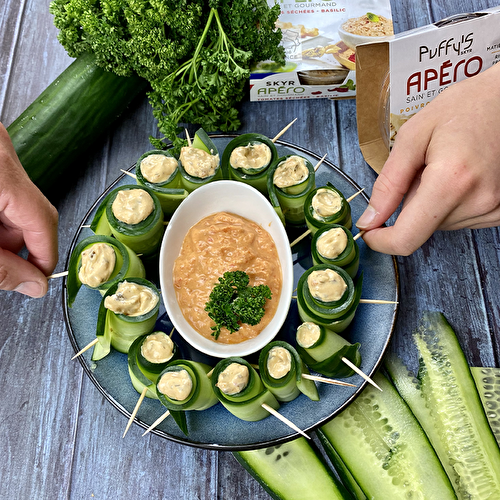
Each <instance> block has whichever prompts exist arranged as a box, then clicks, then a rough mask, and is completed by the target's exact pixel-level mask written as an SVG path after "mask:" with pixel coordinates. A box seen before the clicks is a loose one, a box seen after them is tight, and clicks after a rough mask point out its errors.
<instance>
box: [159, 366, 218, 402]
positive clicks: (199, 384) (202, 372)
mask: <svg viewBox="0 0 500 500" xmlns="http://www.w3.org/2000/svg"><path fill="white" fill-rule="evenodd" d="M210 369H211V368H210V366H208V365H206V364H204V363H198V362H196V361H191V360H187V359H177V360H174V361H172V362H170V363H169V364H168V366H167V368H165V370H163V372H162V373H161V374H160V376H159V377H158V380H157V383H156V394H157V395H158V399H159V400H160V401H161V403H162V404H163V405H164V406H166V407H167V408H168V409H169V410H177V411H179V410H182V411H186V410H206V409H207V408H210V407H212V406H214V405H215V404H217V402H218V400H217V397H216V396H215V394H214V392H213V390H212V386H211V383H210V379H209V378H208V376H207V373H208V372H209V371H210ZM181 370H186V371H187V372H188V374H189V376H190V377H191V380H192V382H193V387H192V389H191V392H190V394H189V396H188V397H187V398H186V399H184V400H183V401H177V400H175V399H171V398H169V397H168V396H166V395H165V394H163V393H162V392H160V390H159V389H158V383H159V382H160V380H161V378H162V377H163V375H165V374H166V373H168V372H172V371H181Z"/></svg>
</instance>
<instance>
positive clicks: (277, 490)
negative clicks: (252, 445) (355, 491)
mask: <svg viewBox="0 0 500 500" xmlns="http://www.w3.org/2000/svg"><path fill="white" fill-rule="evenodd" d="M233 455H234V457H235V458H236V460H237V461H238V462H239V463H240V464H241V465H242V466H243V467H244V468H245V469H246V471H247V472H249V473H250V475H251V476H252V477H253V478H254V479H256V480H257V481H258V482H259V483H260V485H261V486H262V487H263V488H264V489H265V490H266V491H267V493H269V495H270V496H271V498H273V499H274V500H353V497H352V496H351V495H350V494H349V493H348V492H347V490H346V489H345V488H344V486H343V485H342V484H340V482H339V481H338V479H337V478H336V477H335V475H334V474H333V472H332V470H331V469H330V468H329V467H328V466H327V465H326V463H325V461H324V459H323V457H322V456H321V454H320V453H319V451H318V450H316V448H315V446H314V444H313V443H309V442H308V441H307V440H306V439H305V438H303V437H300V438H298V439H295V440H293V441H290V442H288V443H285V444H282V445H278V446H273V447H270V448H266V449H260V450H249V451H237V452H233Z"/></svg>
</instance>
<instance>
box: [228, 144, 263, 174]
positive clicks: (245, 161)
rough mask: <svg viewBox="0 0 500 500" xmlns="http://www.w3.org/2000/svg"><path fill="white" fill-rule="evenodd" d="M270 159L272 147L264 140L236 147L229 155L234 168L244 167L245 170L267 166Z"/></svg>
mask: <svg viewBox="0 0 500 500" xmlns="http://www.w3.org/2000/svg"><path fill="white" fill-rule="evenodd" d="M270 161H271V149H270V148H269V146H268V145H267V144H264V143H262V142H256V143H251V144H248V145H247V146H239V147H237V148H234V149H233V150H232V151H231V156H230V157H229V163H230V164H231V166H232V167H233V168H244V169H245V170H251V169H259V168H262V167H265V166H266V165H267V164H268V163H269V162H270Z"/></svg>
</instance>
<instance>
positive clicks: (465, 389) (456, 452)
mask: <svg viewBox="0 0 500 500" xmlns="http://www.w3.org/2000/svg"><path fill="white" fill-rule="evenodd" d="M413 338H414V341H415V344H416V346H417V349H418V353H419V354H418V355H419V360H420V368H419V372H418V375H417V377H416V378H415V377H413V376H412V375H411V374H408V373H407V370H406V367H404V365H403V364H402V363H401V362H400V361H398V360H397V359H396V358H395V357H393V356H389V357H388V358H387V360H386V366H387V369H388V371H389V374H390V376H391V378H392V380H393V382H394V384H395V385H396V388H397V390H398V391H399V393H400V394H401V396H402V397H403V398H404V400H405V401H406V402H407V404H408V405H409V407H410V408H411V410H412V411H413V413H414V414H415V416H416V418H417V419H418V421H419V422H420V424H421V425H422V427H423V429H424V430H425V432H426V433H427V435H428V437H429V440H430V442H431V443H432V445H433V447H434V449H435V450H436V453H437V454H438V456H439V458H440V459H441V462H442V463H443V466H444V468H445V470H446V472H447V474H448V476H449V477H450V480H451V482H452V484H453V485H454V487H455V490H456V493H457V496H459V497H460V498H469V497H470V498H493V497H494V496H492V495H498V493H499V492H500V449H499V447H498V444H497V442H496V440H495V437H494V435H493V433H492V431H491V428H490V426H489V424H488V420H487V418H486V415H485V413H484V409H483V407H482V404H481V400H480V398H479V395H478V392H477V389H476V386H475V383H474V379H473V378H472V375H471V372H470V369H469V366H468V363H467V360H466V358H465V356H464V353H463V351H462V349H461V347H460V344H459V342H458V339H457V337H456V335H455V333H454V331H453V329H452V327H451V326H450V324H449V323H448V321H447V320H446V318H445V317H444V315H443V314H441V313H439V312H435V311H427V312H425V313H424V314H423V316H422V319H421V322H420V325H419V328H418V329H417V331H416V332H415V334H414V336H413Z"/></svg>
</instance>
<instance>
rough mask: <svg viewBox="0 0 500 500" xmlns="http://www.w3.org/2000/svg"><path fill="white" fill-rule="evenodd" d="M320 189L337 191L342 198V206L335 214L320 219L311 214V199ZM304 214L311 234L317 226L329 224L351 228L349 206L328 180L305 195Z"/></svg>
mask: <svg viewBox="0 0 500 500" xmlns="http://www.w3.org/2000/svg"><path fill="white" fill-rule="evenodd" d="M320 189H330V190H332V191H333V192H335V193H337V194H338V195H339V196H340V198H341V200H342V206H341V208H340V210H339V211H338V212H336V213H335V214H333V215H330V216H328V217H320V219H316V218H315V217H314V215H313V214H314V210H313V207H312V199H313V197H314V195H315V194H316V193H317V192H318V190H320ZM304 215H305V218H306V224H307V227H308V228H309V229H310V231H311V233H312V234H314V233H315V232H316V231H317V230H318V229H319V228H321V227H323V226H325V225H331V224H339V225H341V226H344V227H346V228H347V229H349V230H350V229H351V228H352V217H351V206H350V205H349V203H348V201H347V200H346V199H345V196H344V195H343V194H342V193H341V192H340V191H339V190H338V189H337V188H336V187H335V186H334V185H333V184H331V183H330V182H328V183H327V184H326V186H321V187H317V188H315V189H313V190H312V191H311V192H310V193H309V194H308V195H307V198H306V200H305V202H304Z"/></svg>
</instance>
